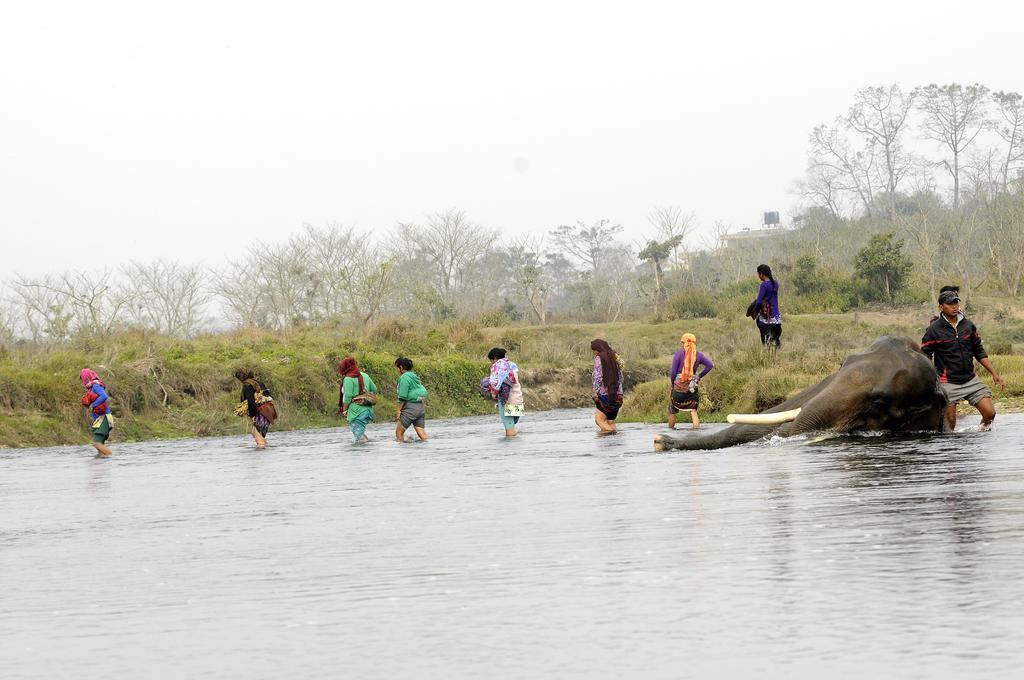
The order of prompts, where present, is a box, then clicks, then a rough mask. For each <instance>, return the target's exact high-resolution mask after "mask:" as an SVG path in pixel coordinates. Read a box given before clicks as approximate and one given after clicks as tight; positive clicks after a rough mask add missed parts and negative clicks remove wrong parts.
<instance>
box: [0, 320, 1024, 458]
mask: <svg viewBox="0 0 1024 680" xmlns="http://www.w3.org/2000/svg"><path fill="white" fill-rule="evenodd" d="M929 314H930V309H929V308H925V307H920V308H913V309H906V310H901V311H892V312H872V313H859V314H858V313H851V314H843V315H838V314H837V315H824V314H820V315H814V314H807V315H788V316H787V317H786V324H785V332H784V336H783V343H784V344H783V348H782V350H781V351H780V352H778V353H772V352H766V351H764V350H763V349H762V348H761V347H760V344H759V343H758V339H757V332H756V329H755V328H754V325H753V324H752V323H751V322H750V321H749V320H747V319H741V318H739V319H727V320H726V319H697V320H687V321H673V322H664V323H646V322H640V321H631V322H621V323H614V324H590V325H571V326H570V325H553V326H512V327H506V328H480V327H477V326H476V325H474V324H472V323H468V322H455V323H453V324H450V325H448V326H445V327H440V328H431V329H423V328H413V327H410V326H407V325H405V324H402V323H400V322H394V321H388V322H383V323H381V324H378V325H377V326H376V327H374V328H373V329H371V330H370V331H369V332H368V333H366V335H365V336H364V337H361V338H356V337H354V336H352V335H350V334H348V333H346V332H343V331H332V330H329V329H324V328H319V329H301V330H295V331H289V332H285V333H268V332H263V331H240V332H236V333H232V334H225V335H208V336H201V337H198V338H194V339H191V340H176V339H172V338H166V337H161V336H157V335H151V334H145V333H130V334H122V335H117V336H114V337H111V338H106V339H103V340H80V341H78V342H76V343H73V344H71V345H67V346H62V347H59V348H55V349H50V350H45V351H44V350H39V349H31V350H30V349H26V348H18V347H13V348H12V347H8V348H6V349H3V350H0V446H7V447H18V446H42V445H53V444H73V443H85V442H87V441H88V437H87V428H86V424H85V421H84V418H83V414H82V409H81V408H80V407H79V405H78V399H79V397H80V395H81V386H80V384H79V383H78V378H77V376H78V372H79V370H80V369H81V368H82V367H83V366H91V367H93V368H96V369H97V370H98V371H99V372H100V374H101V375H102V377H103V378H104V380H105V381H106V382H107V384H108V386H109V388H110V393H111V397H112V400H113V404H114V413H115V416H117V427H116V429H115V433H114V436H113V438H112V441H113V443H114V444H116V443H118V442H123V441H134V440H143V439H164V438H176V437H197V436H211V435H222V434H231V433H236V434H240V435H241V434H242V433H243V431H244V427H243V425H242V423H241V419H239V418H237V417H235V416H234V415H232V409H233V408H234V406H235V404H236V403H237V402H238V392H239V386H238V383H237V382H236V381H235V380H234V378H233V377H232V374H233V372H234V370H235V369H236V368H238V367H240V366H251V367H253V368H255V370H256V371H257V373H258V374H259V376H260V377H261V378H262V379H263V380H264V381H265V382H266V383H267V385H268V387H269V388H270V389H271V391H272V392H273V394H274V395H275V400H276V401H277V402H278V404H279V409H280V411H281V414H282V417H281V420H280V421H279V422H278V424H277V425H276V426H275V429H276V430H281V429H297V428H311V427H329V426H335V425H338V424H341V423H342V422H343V421H341V420H339V419H338V418H337V417H336V416H334V415H333V413H334V411H335V408H336V404H337V398H338V396H337V395H338V392H337V380H336V376H335V373H334V368H335V366H337V363H338V360H339V358H340V357H342V356H344V355H346V354H353V355H354V356H355V357H356V358H357V359H358V360H359V362H360V364H361V365H362V367H363V369H364V370H366V371H367V372H368V373H369V374H370V375H372V376H373V378H374V380H375V381H376V382H377V384H378V386H379V387H380V389H381V392H382V399H381V402H380V404H379V405H378V407H377V421H378V422H384V421H390V420H392V419H393V417H394V412H395V407H396V404H395V400H394V394H395V382H396V380H397V371H396V369H395V368H394V367H393V362H394V358H395V357H396V356H398V355H399V354H402V355H405V356H409V357H411V358H412V359H413V360H414V361H415V362H416V369H415V370H416V371H417V372H418V373H419V374H420V375H421V376H422V377H423V382H424V384H426V385H427V387H428V389H429V390H430V393H431V396H430V399H429V402H428V417H429V418H441V417H450V416H459V415H471V414H484V413H490V412H491V406H490V405H489V404H488V403H487V402H486V401H485V400H483V399H482V398H481V397H480V396H478V395H477V393H476V384H477V382H478V381H479V379H480V377H482V376H483V375H484V374H485V372H486V371H487V368H488V362H487V360H486V359H485V358H484V355H485V354H486V352H487V350H488V349H489V348H490V347H492V346H495V345H500V346H504V347H507V348H508V349H509V355H510V357H511V358H512V359H514V360H515V361H517V362H518V363H519V364H520V366H521V377H522V380H523V385H524V392H525V396H526V400H527V408H528V410H542V409H551V408H560V407H577V406H589V405H590V398H589V395H590V368H591V362H592V357H591V353H590V349H589V344H590V340H591V339H592V338H594V337H604V338H606V339H608V341H609V342H610V343H611V344H612V346H613V347H615V348H616V350H617V351H618V352H619V353H620V355H621V356H622V357H623V359H624V361H625V364H626V386H627V395H626V405H625V407H624V408H623V410H622V415H621V416H620V418H621V420H623V421H642V422H658V421H661V420H663V419H664V415H665V407H666V403H665V398H666V394H667V391H668V377H667V375H666V374H667V370H668V365H669V361H670V358H671V354H672V352H673V351H675V349H676V348H677V346H678V338H679V335H680V334H681V333H682V332H685V331H689V332H693V333H695V334H696V335H697V338H698V342H699V346H700V348H701V349H702V350H703V351H704V352H706V353H707V354H708V355H709V356H711V357H712V359H713V360H714V362H715V364H716V369H715V370H714V371H713V372H712V373H711V375H710V376H709V377H708V379H707V380H706V381H705V390H704V395H703V398H702V418H703V419H705V420H708V421H715V420H724V418H725V415H726V414H727V413H729V412H734V411H740V412H747V411H756V410H761V409H764V408H767V407H770V406H772V405H774V404H776V403H778V402H779V401H781V400H783V399H784V398H785V397H786V396H787V395H788V394H791V393H792V392H794V391H796V390H799V389H801V388H803V387H805V386H807V385H810V384H813V383H814V382H816V381H818V380H820V379H821V378H823V377H824V376H825V375H827V374H829V373H831V372H832V371H834V370H836V369H837V368H838V367H839V365H840V363H841V362H842V360H843V358H844V357H845V356H846V355H847V354H849V353H850V352H851V351H855V350H857V349H860V348H863V347H864V346H866V345H867V344H868V343H869V342H870V341H871V340H873V339H874V338H876V337H878V336H879V335H882V334H885V333H896V334H903V335H908V336H910V337H912V338H915V339H916V338H919V337H920V335H921V333H922V331H923V328H924V326H925V324H926V322H927V319H928V316H929ZM997 317H998V318H997ZM972 318H974V319H975V321H976V322H977V323H978V324H979V327H980V328H981V331H982V334H983V336H984V338H985V342H986V345H987V348H988V350H989V353H990V354H991V355H993V361H994V362H995V365H996V367H997V369H998V370H999V371H1000V373H1002V375H1003V377H1004V379H1005V380H1006V383H1007V390H1006V391H1005V392H997V393H996V401H997V405H998V407H999V408H1001V409H1003V410H1007V409H1010V408H1019V407H1021V406H1024V357H1022V356H1017V355H1015V350H1016V351H1017V352H1019V351H1021V350H1022V349H1024V313H1018V312H1016V311H1011V312H1009V313H1008V312H1007V311H1006V310H1005V308H1003V307H1000V310H999V312H998V314H996V315H989V314H986V313H985V312H984V307H983V306H979V308H978V310H977V311H976V312H975V313H973V314H972ZM979 374H980V375H981V377H982V379H983V380H988V376H987V374H986V373H985V371H983V370H982V371H980V372H979Z"/></svg>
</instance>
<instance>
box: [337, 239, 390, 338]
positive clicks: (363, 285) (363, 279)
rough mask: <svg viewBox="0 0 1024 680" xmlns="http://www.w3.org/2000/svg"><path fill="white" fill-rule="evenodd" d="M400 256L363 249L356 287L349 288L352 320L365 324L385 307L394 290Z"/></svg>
mask: <svg viewBox="0 0 1024 680" xmlns="http://www.w3.org/2000/svg"><path fill="white" fill-rule="evenodd" d="M397 266H398V258H397V257H395V256H391V257H385V256H377V255H374V254H371V253H370V252H364V253H363V254H362V257H360V258H359V259H358V260H357V262H356V263H355V271H354V276H353V286H354V289H353V290H350V291H347V292H346V295H345V299H346V300H347V301H348V304H349V307H350V310H351V314H352V316H353V320H354V321H355V322H356V323H357V324H361V325H363V326H364V327H365V326H366V325H368V324H369V323H370V322H371V321H373V319H374V317H376V316H377V315H378V314H380V312H381V311H382V310H383V309H384V307H385V305H386V304H387V302H388V300H389V299H390V298H391V295H392V294H393V293H394V291H395V282H396V277H395V270H396V268H397Z"/></svg>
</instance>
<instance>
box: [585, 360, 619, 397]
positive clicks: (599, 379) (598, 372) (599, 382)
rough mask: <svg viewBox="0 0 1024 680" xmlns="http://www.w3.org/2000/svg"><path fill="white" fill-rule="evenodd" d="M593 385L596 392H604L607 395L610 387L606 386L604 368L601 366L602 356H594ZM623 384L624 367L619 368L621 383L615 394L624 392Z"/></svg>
mask: <svg viewBox="0 0 1024 680" xmlns="http://www.w3.org/2000/svg"><path fill="white" fill-rule="evenodd" d="M592 375H593V387H594V394H603V395H605V396H606V397H607V396H610V395H609V394H608V388H607V387H605V386H604V368H602V367H601V357H594V372H593V374H592ZM622 386H623V375H622V368H621V367H620V368H619V383H618V387H617V388H616V390H615V396H618V395H620V394H622Z"/></svg>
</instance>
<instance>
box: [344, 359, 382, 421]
mask: <svg viewBox="0 0 1024 680" xmlns="http://www.w3.org/2000/svg"><path fill="white" fill-rule="evenodd" d="M360 373H362V376H363V387H365V388H366V391H367V392H374V393H376V392H377V385H376V384H375V383H374V382H373V379H372V378H371V377H370V376H368V375H366V374H365V373H363V372H362V371H360ZM342 388H343V389H344V391H345V406H347V407H348V420H354V419H355V418H358V417H359V414H360V413H362V412H363V411H369V412H370V417H371V418H372V417H373V407H372V406H363V405H362V404H357V403H355V402H354V401H352V397H354V396H356V395H357V394H359V381H358V380H356V379H355V378H349V377H346V378H345V380H344V381H343V382H342Z"/></svg>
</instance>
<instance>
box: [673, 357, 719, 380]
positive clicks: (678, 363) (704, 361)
mask: <svg viewBox="0 0 1024 680" xmlns="http://www.w3.org/2000/svg"><path fill="white" fill-rule="evenodd" d="M685 358H686V350H685V349H678V350H676V353H675V354H673V355H672V371H671V372H670V373H669V374H668V379H669V380H675V379H676V376H677V375H679V374H680V373H682V372H683V359H685ZM698 366H702V367H703V368H704V370H702V371H700V372H699V373H698V372H697V367H698ZM714 367H715V365H714V364H713V363H711V359H708V358H707V357H706V356H704V353H703V352H697V358H696V359H695V360H694V362H693V372H694V373H695V374H696V375H697V379H698V380H701V379H703V378H704V376H706V375H707V374H708V373H710V372H711V369H712V368H714Z"/></svg>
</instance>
